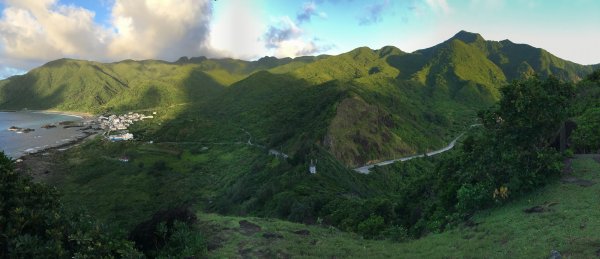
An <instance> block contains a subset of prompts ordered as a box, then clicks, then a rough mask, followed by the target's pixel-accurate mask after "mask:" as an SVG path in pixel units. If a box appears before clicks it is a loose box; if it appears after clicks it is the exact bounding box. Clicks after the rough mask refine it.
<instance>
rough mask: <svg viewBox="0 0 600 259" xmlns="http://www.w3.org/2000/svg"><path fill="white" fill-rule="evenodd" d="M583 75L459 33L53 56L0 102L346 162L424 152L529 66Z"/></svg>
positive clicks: (16, 81) (13, 84)
mask: <svg viewBox="0 0 600 259" xmlns="http://www.w3.org/2000/svg"><path fill="white" fill-rule="evenodd" d="M591 71H592V67H591V66H582V65H578V64H575V63H572V62H568V61H565V60H562V59H559V58H557V57H555V56H553V55H551V54H550V53H548V52H546V51H544V50H541V49H537V48H534V47H531V46H528V45H524V44H514V43H512V42H510V41H508V40H506V41H500V42H495V41H486V40H484V39H483V38H482V37H481V36H480V35H479V34H474V33H469V32H465V31H461V32H459V33H458V34H456V35H455V36H454V37H452V38H451V39H449V40H447V41H445V42H443V43H440V44H438V45H436V46H433V47H431V48H427V49H423V50H418V51H415V52H413V53H405V52H403V51H401V50H399V49H397V48H395V47H392V46H387V47H384V48H382V49H379V50H371V49H369V48H366V47H361V48H357V49H355V50H352V51H350V52H347V53H343V54H340V55H336V56H326V55H323V56H318V57H298V58H294V59H291V58H284V59H277V58H274V57H264V58H261V59H259V60H256V61H243V60H236V59H228V58H224V59H207V58H205V57H196V58H187V57H182V58H180V59H179V60H178V61H176V62H173V63H170V62H163V61H154V60H146V61H132V60H126V61H122V62H116V63H98V62H92V61H81V60H70V59H61V60H57V61H53V62H49V63H47V64H45V65H43V66H41V67H39V68H36V69H33V70H32V71H30V72H29V73H27V74H25V75H23V76H14V77H11V78H8V79H6V80H3V81H0V109H22V108H28V109H54V110H64V111H80V112H81V111H83V112H90V113H96V114H97V113H105V112H126V111H133V110H148V109H152V110H153V111H161V112H160V113H159V115H158V116H159V118H160V120H161V122H162V123H160V127H159V125H157V124H155V125H146V126H147V127H146V129H145V130H144V133H145V135H143V137H144V138H149V139H156V140H162V141H207V140H210V141H212V140H223V139H232V137H233V138H237V139H239V138H241V137H240V136H238V135H239V132H240V129H241V128H243V129H247V130H249V131H250V132H251V134H253V137H254V138H255V140H256V141H257V143H259V144H261V145H265V146H267V147H268V148H276V149H278V150H282V151H284V152H285V153H288V154H291V155H294V154H296V153H298V154H299V153H302V152H305V150H306V149H307V148H308V149H310V148H311V146H312V145H317V146H320V147H324V148H325V149H326V150H327V151H328V152H330V153H331V154H333V155H334V156H335V157H336V158H337V159H338V160H340V161H342V162H343V163H344V164H345V165H347V166H358V165H362V164H365V163H371V162H376V161H380V160H384V159H389V158H395V157H398V156H404V155H409V154H415V153H421V152H425V151H428V150H433V149H435V148H438V147H440V146H443V145H444V143H446V142H447V141H449V140H450V139H452V138H453V137H454V136H456V135H457V134H458V133H459V132H460V131H462V130H463V129H464V128H465V127H466V126H467V125H468V124H470V123H471V122H472V119H473V118H474V116H475V111H477V110H478V109H481V108H485V107H488V106H490V105H492V104H493V103H494V102H495V101H496V100H498V98H499V92H498V87H499V86H500V85H503V84H505V83H507V82H510V81H512V80H514V79H518V78H521V77H524V76H528V75H531V74H533V73H537V74H539V75H540V76H542V77H546V76H549V75H555V76H557V77H559V78H561V79H564V80H579V79H580V78H582V77H583V76H584V75H586V74H588V73H590V72H591Z"/></svg>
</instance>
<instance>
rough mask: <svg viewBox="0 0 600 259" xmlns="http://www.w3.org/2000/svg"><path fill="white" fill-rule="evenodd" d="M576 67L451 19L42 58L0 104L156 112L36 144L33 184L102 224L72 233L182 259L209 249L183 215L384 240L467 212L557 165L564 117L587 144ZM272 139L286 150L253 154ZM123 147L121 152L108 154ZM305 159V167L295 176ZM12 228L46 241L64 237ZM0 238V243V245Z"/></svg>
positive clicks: (593, 112) (530, 185) (593, 116)
mask: <svg viewBox="0 0 600 259" xmlns="http://www.w3.org/2000/svg"><path fill="white" fill-rule="evenodd" d="M590 72H591V67H590V66H581V65H577V64H574V63H571V62H568V61H564V60H561V59H558V58H556V57H554V56H552V55H551V54H549V53H547V52H545V51H544V50H541V49H535V48H533V47H530V46H527V45H523V44H514V43H512V42H510V41H501V42H493V41H485V40H483V39H482V38H481V36H479V35H478V34H471V33H467V32H460V33H458V34H457V35H456V36H454V37H453V38H451V39H449V40H448V41H446V42H443V43H441V44H439V45H436V46H434V47H431V48H428V49H424V50H419V51H416V52H414V53H404V52H402V51H400V50H398V49H396V48H394V47H384V48H382V49H380V50H371V49H368V48H358V49H355V50H353V51H351V52H348V53H344V54H341V55H338V56H320V57H302V58H296V59H275V58H263V59H261V60H258V61H254V62H246V61H239V60H232V59H219V60H213V59H205V58H192V59H187V58H182V59H180V60H178V61H177V62H174V63H168V62H162V61H140V62H136V61H123V62H118V63H112V64H101V63H96V62H87V61H77V60H58V61H54V62H50V63H48V64H46V65H44V66H42V67H40V68H38V69H35V70H32V71H31V72H30V73H28V74H26V75H24V76H17V77H12V78H10V79H7V80H4V81H1V82H0V108H7V109H8V108H12V109H19V108H24V107H27V108H35V109H47V108H52V109H61V110H75V111H87V112H93V113H104V112H119V111H133V110H136V111H142V112H151V111H152V112H153V111H156V112H158V114H157V117H156V118H155V119H153V120H145V121H144V122H141V123H137V124H136V125H134V127H133V128H132V129H131V131H132V132H133V133H134V134H135V136H136V139H137V140H140V141H136V142H121V143H112V142H107V141H104V140H102V139H101V138H97V139H95V140H93V141H89V142H86V143H84V144H82V145H80V146H77V147H73V148H72V149H70V150H68V151H66V152H64V153H56V154H54V155H53V159H55V160H56V161H59V162H58V163H56V164H55V165H54V166H53V168H51V171H52V174H50V176H48V179H47V182H48V183H49V184H51V185H55V186H57V187H58V188H59V189H60V190H61V193H62V196H61V201H58V194H56V193H54V192H49V191H44V192H49V193H52V195H49V196H48V198H45V199H46V200H48V201H49V204H57V205H52V206H51V207H49V208H48V210H50V211H51V212H53V213H54V211H60V212H57V213H59V214H60V215H68V213H66V212H65V213H66V214H65V213H63V212H62V207H61V206H62V205H61V204H64V207H67V208H69V209H73V210H76V211H78V210H79V209H80V207H84V209H87V210H89V211H92V212H93V213H94V215H95V217H97V218H98V220H99V221H100V222H111V223H112V224H111V225H110V226H107V227H106V228H107V230H106V231H102V232H99V230H97V229H98V228H96V227H92V225H94V224H95V223H94V224H92V225H90V226H89V227H88V228H84V230H82V231H83V232H84V233H87V232H85V231H92V232H91V233H92V234H90V235H91V237H92V238H91V239H85V240H88V241H89V240H106V239H107V238H108V236H109V235H108V234H106V233H112V232H118V230H126V231H127V232H129V233H128V234H129V235H128V237H129V238H130V239H131V240H133V241H134V242H135V247H136V248H137V249H139V251H141V252H142V253H143V254H144V255H146V256H148V257H168V256H174V257H186V256H193V255H196V256H197V255H202V254H204V253H206V252H207V249H209V247H210V244H208V243H209V242H210V240H209V239H210V236H207V235H205V234H204V233H203V231H204V229H200V228H199V227H198V226H199V224H200V223H199V222H200V221H202V220H203V219H202V218H201V217H197V215H198V214H199V215H204V213H206V212H210V213H219V214H228V215H237V216H243V217H248V216H257V217H263V218H279V219H284V220H288V221H295V222H302V223H309V224H318V225H325V226H332V227H333V228H337V229H341V230H343V231H347V232H354V233H356V234H358V235H360V236H361V237H364V238H367V239H390V240H393V241H407V240H410V239H413V238H420V237H423V236H426V235H429V234H432V233H436V232H441V231H444V230H447V229H450V228H452V227H454V226H457V225H460V224H461V223H462V222H465V221H466V222H471V223H472V221H473V216H474V215H476V213H477V212H478V211H480V210H482V209H487V208H490V207H494V206H496V205H500V204H504V203H505V202H506V201H509V200H513V199H518V198H519V197H521V196H523V195H525V194H526V193H530V192H532V191H535V190H536V189H539V188H540V187H541V186H543V185H545V184H547V183H549V182H551V181H552V180H553V179H556V177H558V175H559V172H560V169H561V166H562V163H561V160H562V158H563V157H562V156H561V155H560V154H558V152H557V151H556V150H555V149H553V148H551V143H552V141H553V140H554V139H555V138H556V136H557V134H558V131H559V128H560V126H561V124H562V122H564V121H565V120H567V118H568V117H571V118H572V119H574V120H575V121H576V122H577V123H578V127H577V129H576V130H575V131H574V132H573V136H572V141H573V146H574V148H575V149H578V150H580V151H590V150H592V151H593V150H595V149H597V148H598V147H599V145H600V141H597V140H598V139H597V138H595V137H597V136H599V134H598V132H597V129H598V128H599V127H598V123H599V122H598V109H600V107H598V106H597V104H598V103H600V102H599V99H598V98H599V97H600V94H599V93H600V91H598V89H600V87H599V85H600V82H599V81H598V72H596V73H593V74H591V75H590V76H588V77H587V78H585V79H583V80H581V79H582V78H583V77H584V76H585V75H586V74H588V73H590ZM536 74H537V75H536ZM579 80H581V81H580V82H579V83H577V86H574V85H573V84H571V83H564V81H567V82H571V81H579ZM21 96H28V97H31V98H28V99H27V100H24V99H23V98H22V97H21ZM573 97H574V98H573ZM477 111H480V112H479V113H477ZM472 124H481V125H480V126H474V127H469V126H470V125H472ZM465 130H466V131H468V132H467V133H466V135H465V136H464V137H463V140H461V142H462V143H460V144H459V145H458V146H457V148H456V149H455V150H454V151H451V152H448V153H446V154H443V155H440V156H436V157H427V158H423V159H415V160H411V161H409V162H404V163H396V164H393V165H390V166H386V167H376V168H375V169H374V170H373V172H372V173H371V174H369V175H362V174H357V173H356V172H354V171H352V170H351V169H350V168H352V167H355V166H358V165H362V164H365V163H371V162H375V161H379V160H384V159H387V158H395V157H399V156H404V155H409V154H417V153H423V152H426V151H428V150H432V149H434V148H438V147H440V146H443V145H444V144H445V143H446V141H448V140H450V139H453V138H454V137H456V136H458V135H459V134H460V133H462V132H464V131H465ZM588 140H589V141H588ZM275 150H277V151H281V152H283V153H286V154H288V155H289V158H287V159H284V158H282V157H276V156H272V155H269V153H268V152H269V151H275ZM123 156H126V157H128V158H129V162H122V161H120V160H119V159H118V158H120V157H123ZM311 160H315V161H317V174H309V173H308V165H309V163H310V162H311ZM10 164H11V163H9V162H6V165H7V167H6V168H7V169H6V170H7V172H8V171H11V172H12V167H11V166H9V165H10ZM9 169H10V170H9ZM25 170H26V169H25ZM7 175H14V174H7ZM11 177H12V176H11ZM15 179H17V178H15ZM19 179H21V178H19ZM13 181H17V180H14V179H13ZM8 182H9V183H10V181H8ZM17 182H19V183H22V184H25V185H31V186H37V187H35V188H42V189H44V188H46V189H47V187H43V186H42V185H37V184H33V183H30V181H26V180H18V181H17ZM19 188H20V187H19ZM19 188H17V189H15V190H20V189H19ZM32 188H33V187H32ZM46 189H44V190H46ZM7 190H8V189H7ZM48 190H50V189H48ZM13 196H14V197H19V196H18V195H17V196H15V195H13ZM6 197H9V198H6V199H10V197H12V196H10V195H8V196H6ZM7 204H8V203H7ZM28 204H29V203H28ZM3 206H4V205H3ZM10 206H12V205H10ZM27 206H31V204H29V205H27ZM45 211H46V209H44V212H40V213H46V212H45ZM36 213H37V212H36ZM48 215H50V214H48ZM61 217H62V216H61ZM64 217H65V218H64V219H61V220H63V221H61V222H62V223H61V224H58V223H56V224H55V223H52V221H48V222H50V223H48V222H45V223H39V224H51V226H49V227H48V229H52V228H53V227H56V226H58V225H60V226H64V225H65V224H66V225H68V224H71V223H72V222H79V220H78V219H77V217H71V216H64ZM2 219H4V218H2ZM9 220H10V222H13V221H14V222H19V220H20V219H19V218H10V219H9ZM7 222H8V221H7ZM63 223H64V224H63ZM11 224H12V223H11ZM36 224H38V223H36ZM52 224H54V225H52ZM90 224H91V223H90ZM7 225H8V224H7ZM94 226H95V225H94ZM77 228H79V226H77V227H74V229H77ZM90 229H91V230H90ZM22 230H23V231H29V230H27V229H25V228H23V229H22ZM36 231H37V230H36ZM57 231H59V232H57V233H70V232H69V231H73V230H71V229H62V228H59V230H57ZM60 231H62V232H60ZM94 231H96V232H94ZM14 233H15V235H21V234H23V233H25V234H24V235H38V236H40V237H39V238H41V239H42V240H46V239H45V238H50V239H52V238H53V239H52V240H58V241H56V242H59V243H60V244H59V245H63V244H68V242H72V241H73V240H71V239H68V240H67V241H65V240H64V238H65V236H61V237H60V238H63V239H60V238H59V237H54V236H53V237H48V236H44V235H47V234H44V233H37V232H35V233H33V234H31V233H29V232H19V231H16V232H14ZM213 234H214V233H213ZM98 235H99V236H98ZM110 236H113V235H112V234H110ZM125 236H126V235H125V234H124V233H120V234H117V235H116V236H113V237H114V240H115V242H114V243H112V244H111V245H112V246H109V247H108V248H105V247H103V246H99V247H98V248H97V250H90V251H89V254H90V256H94V255H112V256H118V255H119V254H118V253H121V252H123V253H124V252H131V253H137V252H136V251H135V250H133V245H132V243H130V242H128V241H124V240H123V239H124V237H125ZM67 237H68V234H67ZM276 238H277V237H276ZM5 240H10V241H11V242H12V241H13V240H21V239H12V238H11V239H5ZM117 241H118V242H117ZM32 242H33V241H32ZM36 242H37V241H36ZM86 242H87V241H86ZM90 242H92V241H90ZM102 242H103V241H100V243H101V244H103V243H102ZM59 245H56V246H53V247H59ZM12 246H15V247H16V245H15V244H13V243H10V242H8V241H7V243H6V247H7V248H6V249H7V250H6V251H9V250H8V249H9V248H10V249H13V248H12ZM19 247H24V246H22V245H19ZM45 247H47V246H45ZM115 247H118V248H115ZM121 247H126V248H127V249H126V250H123V249H125V248H121ZM213 248H214V247H213ZM57 249H58V248H57ZM61 249H62V250H61ZM10 251H13V250H10ZM10 251H9V252H5V253H13V252H10ZM32 251H37V250H32ZM56 251H59V252H56V253H55V254H58V256H63V255H74V254H75V253H77V252H79V251H81V249H80V248H77V247H74V246H71V245H69V246H68V247H67V248H64V249H63V248H60V249H58V250H56ZM41 253H45V251H43V252H41Z"/></svg>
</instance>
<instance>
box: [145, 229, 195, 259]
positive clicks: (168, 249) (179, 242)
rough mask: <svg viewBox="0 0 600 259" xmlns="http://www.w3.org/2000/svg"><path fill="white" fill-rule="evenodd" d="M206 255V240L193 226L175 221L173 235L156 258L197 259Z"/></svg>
mask: <svg viewBox="0 0 600 259" xmlns="http://www.w3.org/2000/svg"><path fill="white" fill-rule="evenodd" d="M206 253H207V248H206V240H205V238H204V237H203V235H202V234H201V232H200V231H198V230H197V229H195V228H194V227H193V226H190V225H188V224H185V223H183V222H179V221H176V222H175V223H174V225H173V233H171V235H170V237H169V238H168V239H167V242H166V244H165V245H164V246H163V247H162V248H161V249H160V250H159V252H158V255H157V256H156V258H189V257H194V258H199V257H203V256H205V255H206Z"/></svg>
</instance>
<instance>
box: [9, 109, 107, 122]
mask: <svg viewBox="0 0 600 259" xmlns="http://www.w3.org/2000/svg"><path fill="white" fill-rule="evenodd" d="M0 112H33V113H43V114H55V115H63V116H70V117H77V118H79V119H82V120H89V119H94V118H96V117H97V115H94V114H92V113H87V112H72V111H60V110H0Z"/></svg>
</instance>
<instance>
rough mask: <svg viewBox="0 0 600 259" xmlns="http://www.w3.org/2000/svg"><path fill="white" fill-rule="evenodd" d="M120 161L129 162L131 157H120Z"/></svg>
mask: <svg viewBox="0 0 600 259" xmlns="http://www.w3.org/2000/svg"><path fill="white" fill-rule="evenodd" d="M119 161H121V162H123V163H127V162H129V157H126V156H122V157H119Z"/></svg>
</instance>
